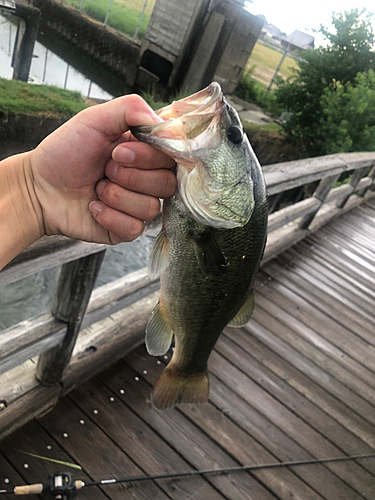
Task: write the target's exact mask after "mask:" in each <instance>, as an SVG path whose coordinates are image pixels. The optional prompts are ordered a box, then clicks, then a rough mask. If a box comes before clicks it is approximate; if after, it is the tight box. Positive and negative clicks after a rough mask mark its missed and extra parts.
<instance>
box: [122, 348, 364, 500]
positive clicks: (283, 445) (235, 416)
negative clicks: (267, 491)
mask: <svg viewBox="0 0 375 500" xmlns="http://www.w3.org/2000/svg"><path fill="white" fill-rule="evenodd" d="M150 359H151V361H150V362H148V363H147V374H144V367H145V362H146V361H149V360H150ZM163 361H165V360H163ZM126 362H127V363H129V364H130V365H131V366H132V368H133V369H134V370H135V371H136V372H137V374H138V376H139V378H140V379H142V378H143V379H147V380H148V381H149V382H150V383H151V385H155V383H156V381H157V380H158V378H159V377H160V375H161V369H162V368H164V364H163V365H162V364H159V365H157V362H155V360H154V359H153V358H151V357H150V356H149V355H148V354H147V353H146V352H145V349H144V346H140V348H139V349H138V350H137V351H136V352H132V353H130V354H129V355H128V356H127V357H126ZM210 377H211V379H212V384H211V389H210V402H209V403H208V404H206V405H196V406H190V405H184V406H181V407H180V409H179V411H181V412H182V413H183V414H184V415H186V416H187V417H189V418H190V419H191V420H192V421H194V422H195V423H196V424H197V425H199V426H200V427H201V428H202V430H204V432H206V433H207V434H208V435H209V436H210V437H211V439H213V440H215V441H216V442H217V443H218V444H220V445H221V446H222V447H223V448H224V449H226V450H227V451H228V453H231V454H232V455H233V456H234V457H237V458H238V459H239V460H241V461H242V463H244V464H245V463H252V462H253V461H255V462H259V461H262V460H263V461H264V463H266V462H272V461H273V460H275V461H277V460H280V461H287V460H307V459H309V458H312V455H311V454H309V453H308V452H307V451H306V450H305V449H304V448H302V447H301V446H300V445H298V443H296V441H295V440H294V439H293V438H290V437H288V436H287V435H286V434H285V433H284V432H282V431H281V430H280V429H279V428H278V426H277V425H274V424H273V423H272V422H270V421H269V420H268V419H266V418H264V417H263V415H262V414H261V413H259V412H257V411H256V410H255V409H254V408H253V407H252V406H251V405H248V404H247V403H246V402H245V401H244V400H243V399H242V398H240V397H239V396H237V395H236V393H235V392H233V391H231V390H230V389H229V388H228V387H227V386H226V385H225V384H223V382H222V381H221V380H220V379H218V378H217V377H215V376H214V375H212V374H210ZM123 387H124V386H123ZM125 397H126V393H125ZM253 436H254V437H253ZM257 442H258V443H259V444H257ZM259 445H262V446H264V447H265V448H266V449H268V450H269V453H270V456H269V455H267V452H266V451H264V450H263V451H262V448H261V447H260V446H259ZM290 470H291V471H292V473H293V474H294V475H295V476H296V478H301V479H302V480H303V481H304V482H305V483H306V484H307V485H310V487H311V488H312V489H313V490H315V491H316V492H317V493H318V494H321V495H322V496H323V497H324V498H326V499H332V500H338V499H339V498H342V499H347V498H348V497H349V498H350V497H352V496H354V495H353V491H352V490H351V489H350V488H348V486H347V485H345V484H343V482H342V481H341V480H340V479H339V478H338V477H337V476H336V475H335V474H333V473H332V472H331V471H330V470H328V469H327V468H326V467H325V466H324V465H313V466H312V467H306V466H302V467H291V468H290ZM279 471H280V470H279ZM254 474H259V476H257V477H259V478H260V479H262V480H263V481H264V483H265V484H272V483H271V482H270V478H269V476H268V474H267V473H266V471H258V472H257V473H254ZM277 477H279V487H280V493H279V494H281V492H282V493H283V494H286V495H288V494H291V495H292V497H293V498H294V497H295V496H297V498H301V499H302V498H303V499H305V498H309V495H311V494H312V493H311V491H310V492H309V491H307V490H306V488H303V487H302V489H301V486H300V485H299V483H298V482H295V480H293V478H292V477H291V476H290V475H289V474H286V473H283V474H282V475H281V476H277ZM305 495H306V496H305ZM354 498H355V496H354Z"/></svg>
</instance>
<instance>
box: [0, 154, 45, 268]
mask: <svg viewBox="0 0 375 500" xmlns="http://www.w3.org/2000/svg"><path fill="white" fill-rule="evenodd" d="M29 157H30V153H23V154H20V155H16V156H11V157H9V158H6V159H5V160H3V161H1V162H0V269H2V268H3V267H4V266H5V265H6V264H7V263H8V262H9V261H10V260H12V259H13V257H15V256H16V255H17V254H18V253H20V252H21V251H22V250H24V249H25V248H26V247H28V246H29V245H31V243H34V241H36V240H37V239H39V238H40V237H41V236H43V234H44V229H43V218H42V211H41V208H40V205H39V203H38V200H37V197H36V195H35V192H34V183H33V176H32V171H31V168H30V164H29Z"/></svg>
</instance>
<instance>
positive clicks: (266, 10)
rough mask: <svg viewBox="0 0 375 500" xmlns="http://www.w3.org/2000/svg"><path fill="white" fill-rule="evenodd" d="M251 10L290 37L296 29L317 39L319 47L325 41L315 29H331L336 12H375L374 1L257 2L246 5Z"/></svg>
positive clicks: (316, 43)
mask: <svg viewBox="0 0 375 500" xmlns="http://www.w3.org/2000/svg"><path fill="white" fill-rule="evenodd" d="M245 4H246V7H247V10H248V11H249V12H251V13H252V14H254V15H258V14H262V15H264V16H265V17H266V19H267V22H268V23H269V24H273V25H274V26H276V27H277V28H279V29H280V30H281V31H284V32H285V33H286V34H287V35H289V34H290V33H292V32H293V31H294V30H295V29H298V30H300V31H304V32H305V33H308V34H310V35H312V36H314V37H315V46H317V45H321V44H324V38H323V37H322V36H321V35H320V34H317V33H313V31H312V29H314V28H315V29H319V27H320V24H323V25H324V26H329V25H330V19H331V15H332V12H340V11H344V10H351V9H355V8H359V9H362V8H363V7H366V8H367V10H368V11H369V12H374V11H375V3H374V1H373V0H314V1H312V2H306V1H301V0H284V1H280V0H253V1H252V3H250V2H245Z"/></svg>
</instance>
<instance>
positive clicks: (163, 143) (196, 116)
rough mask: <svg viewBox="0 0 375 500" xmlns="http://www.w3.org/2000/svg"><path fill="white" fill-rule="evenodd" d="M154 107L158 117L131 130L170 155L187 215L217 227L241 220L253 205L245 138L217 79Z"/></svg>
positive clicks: (237, 224)
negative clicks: (232, 133) (233, 139)
mask: <svg viewBox="0 0 375 500" xmlns="http://www.w3.org/2000/svg"><path fill="white" fill-rule="evenodd" d="M156 113H157V114H158V115H159V116H160V117H161V118H162V119H163V120H164V121H163V122H161V123H157V124H155V125H148V126H140V127H133V128H132V129H131V132H132V133H133V135H134V136H135V137H136V138H137V139H139V140H140V141H143V142H146V143H148V144H150V145H152V146H154V147H156V148H157V149H159V150H160V151H163V152H164V153H166V154H168V155H170V156H171V157H172V158H174V159H175V160H176V162H177V164H178V167H177V184H178V193H179V195H180V198H181V200H182V202H183V203H184V205H185V206H186V208H187V209H188V210H189V211H190V213H191V214H192V215H193V217H194V218H195V219H196V220H197V221H198V222H201V223H202V224H205V225H209V226H214V227H218V228H228V229H232V228H235V227H240V226H244V225H245V224H246V223H247V222H248V221H249V219H250V216H251V213H252V210H253V199H252V181H251V179H250V176H249V174H248V169H247V168H244V164H245V163H246V155H245V152H244V151H243V150H242V149H241V145H242V141H243V143H244V144H246V141H247V139H246V138H245V139H243V135H242V132H241V129H240V127H241V124H240V120H239V118H238V115H237V113H236V111H235V110H234V109H232V108H230V106H229V105H228V104H227V102H226V101H225V98H224V96H223V93H222V91H221V87H220V85H219V84H218V83H216V82H213V83H211V84H210V85H209V86H208V87H207V88H205V89H203V90H201V91H200V92H197V93H195V94H193V95H191V96H189V97H186V98H184V99H181V100H179V101H175V102H172V104H170V105H169V106H166V107H164V108H162V109H160V110H158V111H157V112H156ZM231 125H234V126H233V127H232V128H236V127H237V129H238V130H239V131H240V138H241V142H240V143H238V142H237V143H235V144H236V145H237V146H238V148H237V149H238V151H239V150H241V151H242V153H238V152H234V146H233V148H232V149H231V147H230V146H228V144H229V142H230V141H229V139H228V136H227V128H230V126H231ZM235 155H236V156H235ZM236 162H238V165H237V164H236ZM241 169H242V170H241ZM231 172H232V173H233V175H231Z"/></svg>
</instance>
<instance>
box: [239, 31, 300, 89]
mask: <svg viewBox="0 0 375 500" xmlns="http://www.w3.org/2000/svg"><path fill="white" fill-rule="evenodd" d="M282 55H283V53H282V52H279V51H277V50H276V49H273V48H272V47H269V46H268V45H265V44H264V43H262V42H261V41H259V40H258V42H257V43H256V44H255V46H254V49H253V51H252V53H251V55H250V58H249V60H248V62H247V64H246V68H251V67H252V66H253V65H255V69H254V73H253V78H255V79H256V80H259V81H260V82H262V83H263V84H264V85H267V86H268V85H269V83H270V81H271V78H272V76H273V74H274V73H275V70H276V68H277V65H278V64H279V62H280V59H281V57H282ZM291 68H298V62H297V61H296V60H295V59H293V57H290V56H286V58H285V59H284V62H283V64H282V66H281V68H280V71H279V73H278V75H279V76H281V77H282V78H284V79H286V78H288V77H289V76H291V75H292V74H293V71H292V70H291Z"/></svg>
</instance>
